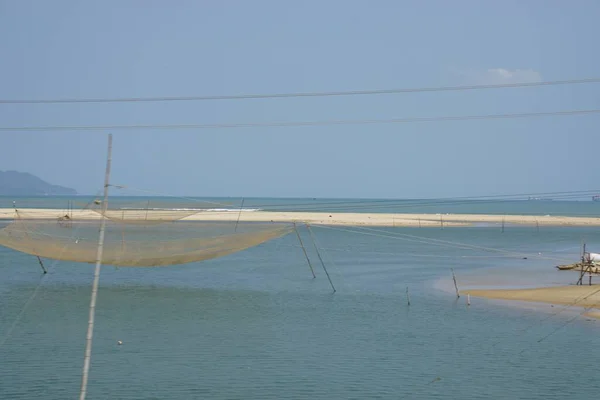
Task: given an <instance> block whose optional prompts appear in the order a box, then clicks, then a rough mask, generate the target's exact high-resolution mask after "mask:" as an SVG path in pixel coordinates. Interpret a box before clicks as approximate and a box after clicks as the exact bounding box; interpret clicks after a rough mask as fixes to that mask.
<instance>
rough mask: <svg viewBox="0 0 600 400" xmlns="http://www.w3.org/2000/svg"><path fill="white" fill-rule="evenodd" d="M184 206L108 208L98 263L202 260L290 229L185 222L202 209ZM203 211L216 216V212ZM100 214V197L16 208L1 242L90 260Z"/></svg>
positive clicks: (19, 248)
mask: <svg viewBox="0 0 600 400" xmlns="http://www.w3.org/2000/svg"><path fill="white" fill-rule="evenodd" d="M186 208H187V207H184V208H182V209H161V208H159V209H156V208H155V209H150V208H149V207H146V208H145V209H142V208H139V209H136V208H123V209H114V208H113V209H108V210H107V211H106V213H104V215H105V216H106V228H105V239H104V248H103V256H102V263H103V264H108V265H115V266H127V267H152V266H167V265H174V264H184V263H189V262H195V261H203V260H208V259H212V258H216V257H222V256H225V255H228V254H231V253H235V252H239V251H242V250H245V249H247V248H250V247H254V246H257V245H259V244H261V243H264V242H266V241H269V240H271V239H275V238H277V237H281V236H283V235H286V234H287V233H289V232H291V231H292V229H293V226H292V225H290V224H278V223H255V222H244V221H243V219H242V220H241V221H239V220H228V221H218V220H217V221H201V220H198V221H197V220H194V221H185V220H182V219H184V218H185V217H188V216H191V215H192V214H199V213H202V212H203V211H199V210H191V209H186ZM34 211H35V212H34ZM204 212H206V213H208V214H210V216H211V217H212V218H209V219H214V214H215V212H209V211H204ZM102 214H103V212H102V207H101V202H99V201H96V202H93V203H92V204H91V205H89V206H87V207H85V208H84V209H78V210H73V211H67V212H61V213H60V214H57V213H56V212H54V214H52V212H50V211H45V212H40V210H31V211H29V212H28V211H27V210H19V211H15V218H14V220H13V221H12V222H11V223H10V224H8V225H7V226H6V227H5V228H3V229H1V230H0V245H3V246H5V247H9V248H11V249H14V250H17V251H21V252H24V253H28V254H32V255H36V256H39V257H44V258H50V259H57V260H65V261H75V262H84V263H94V262H95V261H96V257H97V251H98V238H99V231H100V224H101V220H102ZM240 214H241V213H240ZM196 218H197V217H196ZM201 218H202V217H200V219H201Z"/></svg>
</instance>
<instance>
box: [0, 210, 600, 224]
mask: <svg viewBox="0 0 600 400" xmlns="http://www.w3.org/2000/svg"><path fill="white" fill-rule="evenodd" d="M112 212H114V211H112ZM65 213H66V212H65V211H64V210H59V209H21V210H19V216H20V217H21V218H22V219H58V218H59V217H61V216H64V215H65ZM188 214H189V213H188ZM14 217H15V211H14V210H13V209H9V208H5V209H0V219H4V220H12V219H14ZM181 217H182V215H176V213H175V212H174V211H173V212H170V211H168V210H159V211H156V210H149V211H146V210H138V211H128V212H127V218H128V219H145V218H146V219H149V220H152V219H165V220H175V219H182V220H184V221H236V220H237V219H238V217H239V218H240V221H252V222H271V221H272V222H300V223H301V222H306V223H310V224H320V225H345V226H389V227H392V226H398V227H409V226H412V227H417V226H421V227H441V226H443V227H460V226H473V225H476V224H497V225H499V224H502V223H504V224H514V225H528V226H600V218H593V217H564V216H533V215H484V214H383V213H336V212H332V213H327V212H274V211H254V212H242V213H238V212H234V211H199V212H196V213H195V214H192V215H186V216H183V218H181ZM98 218H100V214H99V213H97V212H95V211H91V210H73V219H75V220H77V219H79V220H89V219H98Z"/></svg>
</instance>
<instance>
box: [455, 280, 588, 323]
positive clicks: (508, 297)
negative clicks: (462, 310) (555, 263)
mask: <svg viewBox="0 0 600 400" xmlns="http://www.w3.org/2000/svg"><path fill="white" fill-rule="evenodd" d="M461 293H464V294H468V295H470V296H472V297H476V298H477V297H479V298H485V299H490V300H502V301H511V302H526V303H529V304H552V305H562V306H568V307H573V308H577V309H582V308H583V309H584V311H585V312H582V313H581V314H582V316H586V317H590V318H597V319H600V284H593V285H591V286H589V285H582V286H577V285H568V286H552V287H541V288H528V289H471V290H463V291H461ZM586 309H589V310H587V311H586Z"/></svg>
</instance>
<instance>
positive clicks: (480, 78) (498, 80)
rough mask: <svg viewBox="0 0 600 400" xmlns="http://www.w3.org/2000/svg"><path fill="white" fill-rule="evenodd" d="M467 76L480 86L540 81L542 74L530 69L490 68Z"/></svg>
mask: <svg viewBox="0 0 600 400" xmlns="http://www.w3.org/2000/svg"><path fill="white" fill-rule="evenodd" d="M468 75H471V78H472V80H474V81H475V82H476V83H477V84H481V85H493V84H502V83H530V82H541V81H542V74H540V73H539V72H538V71H534V70H532V69H512V70H511V69H506V68H490V69H488V70H487V71H484V72H479V73H475V74H468Z"/></svg>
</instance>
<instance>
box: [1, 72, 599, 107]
mask: <svg viewBox="0 0 600 400" xmlns="http://www.w3.org/2000/svg"><path fill="white" fill-rule="evenodd" d="M598 82H600V78H584V79H566V80H554V81H541V82H515V83H499V84H488V85H460V86H434V87H418V88H392V89H372V90H345V91H327V92H289V93H262V94H260V93H259V94H256V93H255V94H239V95H207V96H152V97H104V98H101V97H97V98H91V97H88V98H62V99H61V98H54V99H22V100H19V99H0V104H60V103H63V104H64V103H141V102H180V101H209V100H210V101H215V100H250V99H277V98H279V99H281V98H297V97H334V96H338V97H339V96H364V95H382V94H401V93H423V92H448V91H468V90H482V89H506V88H519V87H523V88H524V87H541V86H557V85H574V84H584V83H598Z"/></svg>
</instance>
